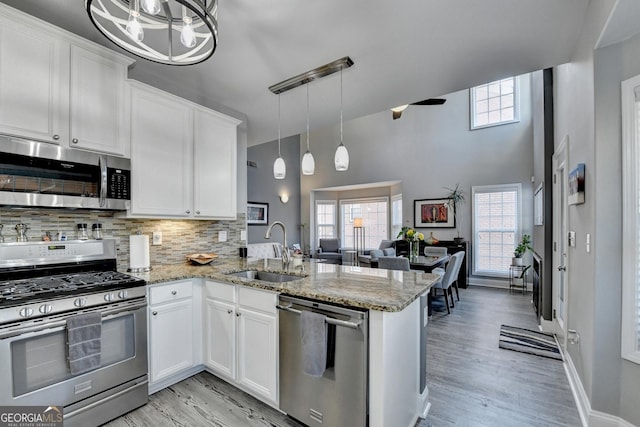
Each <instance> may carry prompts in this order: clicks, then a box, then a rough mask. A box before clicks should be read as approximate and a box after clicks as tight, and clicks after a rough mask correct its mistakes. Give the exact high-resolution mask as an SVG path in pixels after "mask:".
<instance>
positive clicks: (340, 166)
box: [333, 69, 349, 171]
mask: <svg viewBox="0 0 640 427" xmlns="http://www.w3.org/2000/svg"><path fill="white" fill-rule="evenodd" d="M333 163H334V165H335V167H336V170H337V171H346V170H348V169H349V152H348V151H347V147H345V146H344V143H343V142H342V69H340V145H338V148H337V149H336V154H335V156H334V157H333Z"/></svg>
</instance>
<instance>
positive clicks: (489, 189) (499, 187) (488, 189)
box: [471, 182, 522, 278]
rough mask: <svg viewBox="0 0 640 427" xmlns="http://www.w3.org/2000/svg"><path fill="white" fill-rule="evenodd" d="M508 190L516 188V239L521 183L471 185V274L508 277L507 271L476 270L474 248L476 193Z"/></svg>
mask: <svg viewBox="0 0 640 427" xmlns="http://www.w3.org/2000/svg"><path fill="white" fill-rule="evenodd" d="M508 190H516V194H517V200H516V209H517V210H518V212H517V214H516V231H515V233H516V239H517V238H518V236H521V235H522V184H520V183H519V182H517V183H513V184H497V185H476V186H473V187H471V218H472V224H471V236H472V254H473V259H472V267H473V268H472V275H473V276H482V277H505V278H506V277H509V272H505V273H489V272H485V271H478V269H477V267H476V265H477V257H478V256H479V254H480V251H479V250H477V248H476V246H475V245H476V242H478V238H477V237H476V233H477V231H478V230H477V229H476V224H477V221H476V206H475V199H476V193H477V192H481V193H490V192H498V191H508Z"/></svg>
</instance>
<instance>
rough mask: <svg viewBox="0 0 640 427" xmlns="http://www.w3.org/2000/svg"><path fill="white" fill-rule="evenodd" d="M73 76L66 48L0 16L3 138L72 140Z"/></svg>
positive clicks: (0, 128)
mask: <svg viewBox="0 0 640 427" xmlns="http://www.w3.org/2000/svg"><path fill="white" fill-rule="evenodd" d="M0 10H4V9H0ZM68 76H69V45H68V44H67V43H65V42H63V41H62V40H60V39H59V38H57V37H55V36H52V35H50V34H49V33H48V32H46V31H44V30H42V29H40V28H38V27H33V26H29V25H24V24H22V23H20V22H15V21H12V20H9V19H8V18H7V17H5V16H4V14H2V15H0V132H2V133H4V134H8V135H14V136H23V137H26V138H31V139H37V140H42V141H49V142H56V143H60V142H61V141H64V140H68V137H69V129H68V120H69V119H68V114H69V113H68V105H69V79H68Z"/></svg>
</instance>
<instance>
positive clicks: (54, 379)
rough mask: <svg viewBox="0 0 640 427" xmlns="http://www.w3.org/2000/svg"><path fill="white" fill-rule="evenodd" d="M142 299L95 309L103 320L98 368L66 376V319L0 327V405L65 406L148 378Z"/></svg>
mask: <svg viewBox="0 0 640 427" xmlns="http://www.w3.org/2000/svg"><path fill="white" fill-rule="evenodd" d="M146 306H147V305H146V299H145V298H143V299H140V300H137V301H135V300H134V301H127V302H122V303H116V304H113V305H111V306H107V307H105V306H102V307H96V308H94V309H92V310H86V311H100V312H101V313H102V315H103V338H102V339H103V341H102V349H103V356H102V358H103V361H102V367H100V368H98V369H96V370H93V371H90V372H87V373H84V374H81V375H77V376H71V374H70V373H69V372H68V368H67V359H66V335H65V331H64V328H65V323H66V318H67V317H69V316H72V315H75V314H78V312H77V311H76V312H72V313H67V314H61V315H57V316H52V317H51V318H44V319H42V320H41V321H40V322H38V323H40V325H39V326H31V327H28V328H24V329H23V330H16V329H15V328H13V327H11V325H7V327H6V328H7V329H6V330H3V329H4V328H0V360H5V361H7V363H3V364H1V365H0V378H5V379H8V380H7V383H5V386H3V387H2V388H0V405H8V406H19V405H42V404H47V405H58V406H65V407H66V406H68V405H72V404H73V403H76V402H79V401H81V400H83V399H86V398H87V397H91V396H94V395H96V394H98V393H102V392H105V391H107V390H110V389H112V388H114V387H117V386H120V385H121V384H123V383H127V382H129V381H131V379H132V378H143V379H144V380H146V375H147V338H146V337H147V320H146Z"/></svg>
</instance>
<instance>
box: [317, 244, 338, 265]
mask: <svg viewBox="0 0 640 427" xmlns="http://www.w3.org/2000/svg"><path fill="white" fill-rule="evenodd" d="M318 246H319V247H318V253H317V255H316V258H318V259H324V260H327V262H330V263H333V264H342V249H341V248H340V239H337V238H325V239H320V240H319V242H318Z"/></svg>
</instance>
